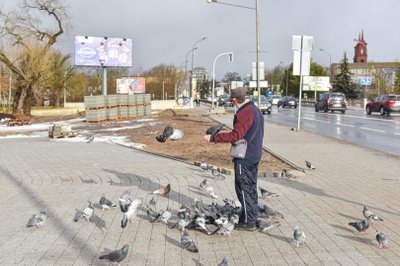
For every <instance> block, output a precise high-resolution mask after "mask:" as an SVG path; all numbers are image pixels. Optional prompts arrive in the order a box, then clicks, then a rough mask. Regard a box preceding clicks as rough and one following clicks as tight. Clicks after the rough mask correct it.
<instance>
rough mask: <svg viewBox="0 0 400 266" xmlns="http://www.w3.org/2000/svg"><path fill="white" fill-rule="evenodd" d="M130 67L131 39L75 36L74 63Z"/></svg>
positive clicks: (78, 64) (79, 64)
mask: <svg viewBox="0 0 400 266" xmlns="http://www.w3.org/2000/svg"><path fill="white" fill-rule="evenodd" d="M102 64H103V66H105V67H116V66H121V67H130V66H132V39H126V38H111V37H92V36H75V65H77V66H101V65H102Z"/></svg>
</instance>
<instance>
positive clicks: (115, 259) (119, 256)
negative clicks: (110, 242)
mask: <svg viewBox="0 0 400 266" xmlns="http://www.w3.org/2000/svg"><path fill="white" fill-rule="evenodd" d="M128 251H129V245H124V246H123V247H122V248H121V249H117V250H114V251H112V252H110V253H108V254H106V255H103V256H100V257H99V259H101V260H109V261H110V262H111V263H112V264H113V265H120V264H119V263H120V262H121V261H123V260H124V259H125V258H126V256H127V255H128Z"/></svg>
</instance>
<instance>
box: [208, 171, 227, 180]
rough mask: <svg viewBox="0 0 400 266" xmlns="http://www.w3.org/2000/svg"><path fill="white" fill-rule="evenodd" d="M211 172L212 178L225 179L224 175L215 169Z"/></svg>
mask: <svg viewBox="0 0 400 266" xmlns="http://www.w3.org/2000/svg"><path fill="white" fill-rule="evenodd" d="M211 173H212V175H213V177H214V178H220V179H225V176H224V175H223V174H221V173H220V172H219V171H218V170H217V169H212V171H211Z"/></svg>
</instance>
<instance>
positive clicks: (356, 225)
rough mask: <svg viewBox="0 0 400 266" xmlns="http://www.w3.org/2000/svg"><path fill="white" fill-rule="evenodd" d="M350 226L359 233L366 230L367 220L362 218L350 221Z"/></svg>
mask: <svg viewBox="0 0 400 266" xmlns="http://www.w3.org/2000/svg"><path fill="white" fill-rule="evenodd" d="M349 225H350V226H353V227H354V228H355V229H357V231H358V232H359V233H361V232H365V231H367V229H368V228H369V223H368V220H362V221H359V222H350V223H349Z"/></svg>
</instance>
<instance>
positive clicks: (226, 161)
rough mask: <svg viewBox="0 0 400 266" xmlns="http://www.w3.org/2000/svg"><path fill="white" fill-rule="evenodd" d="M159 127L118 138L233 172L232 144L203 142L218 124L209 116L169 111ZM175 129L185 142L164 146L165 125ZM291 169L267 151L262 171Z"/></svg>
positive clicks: (160, 118)
mask: <svg viewBox="0 0 400 266" xmlns="http://www.w3.org/2000/svg"><path fill="white" fill-rule="evenodd" d="M156 120H157V121H158V122H159V124H157V125H155V126H144V127H140V128H137V129H133V130H132V129H128V130H121V131H118V132H119V133H118V135H123V136H128V138H129V139H130V140H131V141H132V142H135V143H142V144H145V145H146V147H145V150H146V151H150V152H156V153H161V154H166V155H169V156H173V157H177V158H180V159H182V160H185V161H189V162H194V161H201V160H204V161H205V162H207V163H208V164H211V165H215V166H217V167H222V168H227V169H232V168H233V165H232V157H230V156H229V149H230V145H229V144H222V143H218V144H212V143H208V142H206V141H204V140H203V136H204V135H205V132H206V130H207V128H209V127H210V126H213V125H215V124H216V123H215V122H214V121H212V120H211V119H210V118H208V117H207V116H205V115H202V114H201V113H200V112H198V111H194V110H190V109H188V110H166V111H164V112H162V113H159V114H158V115H156ZM167 125H168V126H171V127H173V128H176V129H180V130H182V131H183V132H184V137H183V138H182V139H181V140H176V141H172V140H167V141H166V142H164V143H160V142H158V141H157V140H156V136H158V135H160V134H161V133H162V132H163V130H164V127H165V126H167ZM283 168H286V169H292V167H291V166H289V165H288V164H286V163H284V162H282V161H281V160H279V159H277V158H275V157H273V156H272V155H271V154H269V153H268V152H264V153H263V156H262V160H261V162H260V167H259V172H270V171H281V170H282V169H283Z"/></svg>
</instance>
